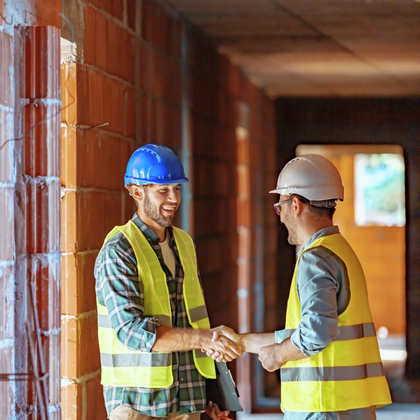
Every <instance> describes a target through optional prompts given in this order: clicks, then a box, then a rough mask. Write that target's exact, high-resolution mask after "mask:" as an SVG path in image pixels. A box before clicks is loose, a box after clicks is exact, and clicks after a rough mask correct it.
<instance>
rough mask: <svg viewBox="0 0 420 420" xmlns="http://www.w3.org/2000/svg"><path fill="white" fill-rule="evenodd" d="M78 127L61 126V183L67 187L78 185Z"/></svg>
mask: <svg viewBox="0 0 420 420" xmlns="http://www.w3.org/2000/svg"><path fill="white" fill-rule="evenodd" d="M76 135H77V129H76V127H74V126H66V127H62V128H61V153H62V155H61V167H62V172H61V177H60V180H61V184H62V185H63V186H64V187H66V188H75V187H76V185H77V137H76Z"/></svg>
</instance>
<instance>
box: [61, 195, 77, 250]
mask: <svg viewBox="0 0 420 420" xmlns="http://www.w3.org/2000/svg"><path fill="white" fill-rule="evenodd" d="M76 212H77V195H76V192H75V191H67V192H66V193H65V194H64V196H63V198H62V200H61V220H62V232H61V235H62V242H61V244H62V245H61V249H62V252H76V251H78V249H79V245H78V238H77V229H78V223H77V221H78V219H77V213H76Z"/></svg>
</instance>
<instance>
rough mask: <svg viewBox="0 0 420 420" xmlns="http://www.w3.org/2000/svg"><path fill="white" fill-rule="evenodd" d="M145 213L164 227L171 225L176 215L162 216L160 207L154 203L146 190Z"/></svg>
mask: <svg viewBox="0 0 420 420" xmlns="http://www.w3.org/2000/svg"><path fill="white" fill-rule="evenodd" d="M144 213H145V214H146V216H147V217H149V218H150V219H151V220H153V221H154V222H155V223H157V224H158V225H160V226H163V227H170V226H172V223H173V222H174V216H168V217H164V216H162V214H161V213H160V209H159V207H158V206H156V205H155V204H153V203H152V201H151V200H150V198H149V195H148V194H147V192H146V191H145V194H144Z"/></svg>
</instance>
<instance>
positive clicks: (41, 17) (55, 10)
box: [35, 0, 61, 44]
mask: <svg viewBox="0 0 420 420" xmlns="http://www.w3.org/2000/svg"><path fill="white" fill-rule="evenodd" d="M35 5H36V23H37V25H51V26H55V27H56V28H60V27H61V21H60V13H61V3H60V2H58V1H51V0H40V1H37V2H36V4H35ZM57 41H58V44H60V39H59V38H58V40H57Z"/></svg>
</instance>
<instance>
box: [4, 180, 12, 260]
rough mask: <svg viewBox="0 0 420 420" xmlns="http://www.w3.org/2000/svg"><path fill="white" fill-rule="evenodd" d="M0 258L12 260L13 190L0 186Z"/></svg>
mask: <svg viewBox="0 0 420 420" xmlns="http://www.w3.org/2000/svg"><path fill="white" fill-rule="evenodd" d="M0 203H1V205H0V232H1V235H0V260H1V261H13V260H14V244H15V240H14V238H15V235H14V213H13V210H14V207H13V203H14V190H13V189H12V188H6V187H1V188H0Z"/></svg>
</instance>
